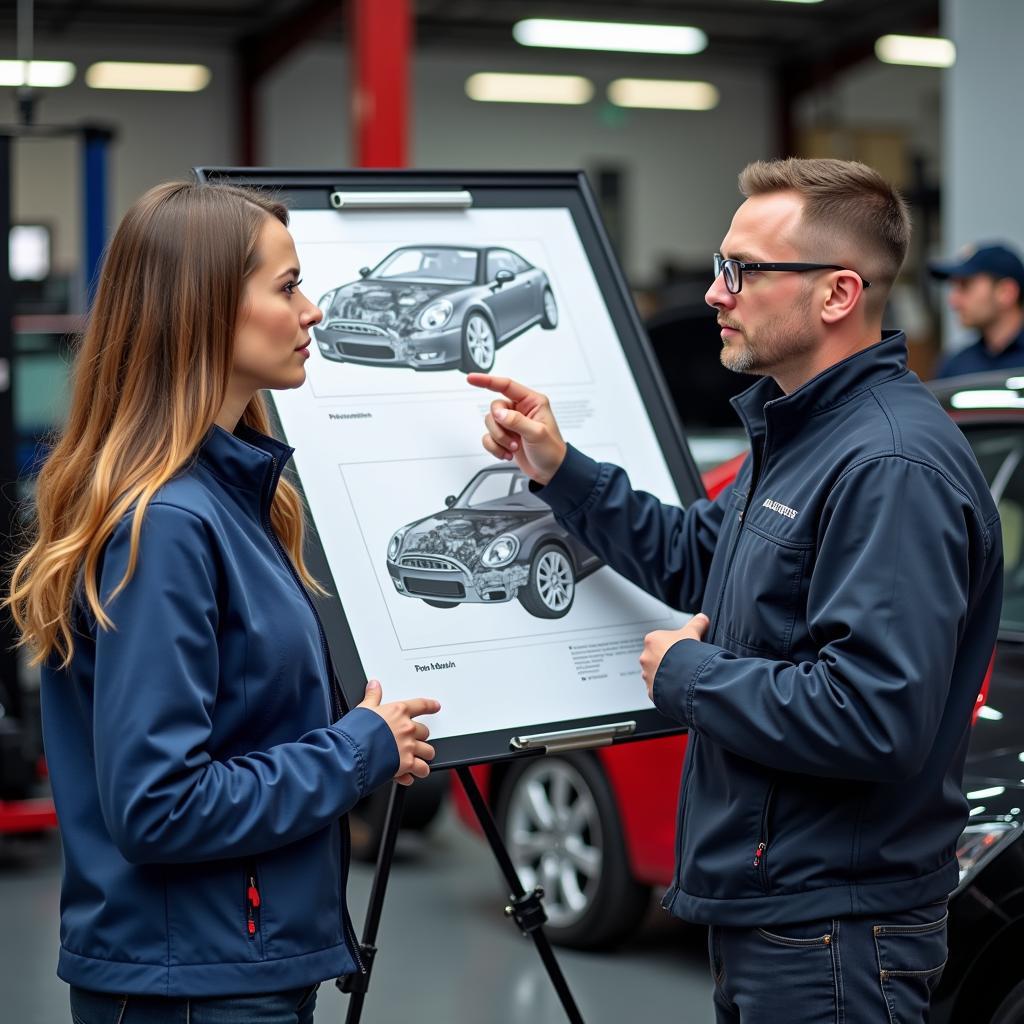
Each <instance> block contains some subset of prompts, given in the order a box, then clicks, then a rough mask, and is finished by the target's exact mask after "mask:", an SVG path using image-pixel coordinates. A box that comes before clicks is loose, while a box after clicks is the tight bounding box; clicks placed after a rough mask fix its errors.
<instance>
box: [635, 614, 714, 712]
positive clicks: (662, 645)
mask: <svg viewBox="0 0 1024 1024" xmlns="http://www.w3.org/2000/svg"><path fill="white" fill-rule="evenodd" d="M709 621H710V620H709V619H708V617H707V616H706V615H705V614H704V613H703V612H701V614H699V615H694V617H693V618H692V619H690V621H689V622H688V623H687V624H686V625H685V626H683V628H682V629H656V630H655V631H654V632H653V633H648V634H647V636H645V637H644V653H643V654H641V655H640V670H641V672H642V673H643V677H644V682H645V683H646V684H647V696H648V697H650V698H651V700H652V701H653V700H654V677H655V676H656V675H657V674H658V669H659V668H660V667H661V660H662V658H664V657H665V655H666V653H667V652H668V649H669V648H670V647H671V646H672V645H673V644H675V643H678V642H679V641H680V640H703V639H704V634H705V633H706V632H707V628H708V622H709Z"/></svg>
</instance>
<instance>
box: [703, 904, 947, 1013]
mask: <svg viewBox="0 0 1024 1024" xmlns="http://www.w3.org/2000/svg"><path fill="white" fill-rule="evenodd" d="M946 917H947V914H946V901H945V900H942V901H941V902H939V903H933V904H930V905H928V906H925V907H920V908H918V909H916V910H907V911H902V912H900V913H895V914H878V915H874V916H870V917H843V918H837V919H834V920H833V919H828V920H819V921H808V922H805V923H802V924H795V925H788V926H778V925H772V926H770V927H767V928H722V927H718V926H716V925H713V926H712V927H711V929H710V930H709V932H708V949H709V953H710V957H711V974H712V977H713V978H714V982H715V996H714V1003H715V1020H716V1021H717V1022H718V1024H740V1022H741V1024H780V1022H785V1024H924V1022H926V1021H927V1020H928V1003H929V1001H930V1000H931V995H932V992H933V991H934V990H935V987H936V986H937V985H938V983H939V978H940V976H941V975H942V968H943V967H944V966H945V964H946Z"/></svg>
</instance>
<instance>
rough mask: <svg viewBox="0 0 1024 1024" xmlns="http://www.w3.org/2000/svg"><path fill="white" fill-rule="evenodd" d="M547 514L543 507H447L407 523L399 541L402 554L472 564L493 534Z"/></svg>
mask: <svg viewBox="0 0 1024 1024" xmlns="http://www.w3.org/2000/svg"><path fill="white" fill-rule="evenodd" d="M550 514H551V513H550V512H547V511H544V510H539V511H536V512H528V511H523V512H518V511H507V512H506V511H501V510H489V511H486V512H474V511H473V510H472V509H449V510H448V511H446V512H438V513H437V514H436V515H433V516H428V517H427V518H426V519H420V520H419V521H417V522H415V523H412V524H410V525H409V526H408V527H407V532H406V535H405V540H404V541H403V543H402V554H403V555H411V554H430V555H446V556H447V557H448V558H454V559H456V560H458V561H459V562H462V563H463V565H473V564H475V563H476V562H477V561H478V560H479V557H480V555H482V554H483V551H484V548H486V547H487V545H488V544H490V543H491V541H492V540H494V538H495V537H500V536H501V534H503V533H509V532H512V531H515V529H516V528H517V527H520V526H523V525H525V524H526V523H529V522H532V521H533V520H535V519H539V518H540V517H541V516H544V515H550Z"/></svg>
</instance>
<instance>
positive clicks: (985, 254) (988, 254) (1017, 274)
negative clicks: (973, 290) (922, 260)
mask: <svg viewBox="0 0 1024 1024" xmlns="http://www.w3.org/2000/svg"><path fill="white" fill-rule="evenodd" d="M928 269H929V270H930V271H931V273H932V276H933V277H939V278H946V277H970V276H971V275H972V274H989V275H991V276H992V277H995V278H1002V277H1009V278H1012V279H1013V280H1014V281H1016V282H1017V284H1019V285H1020V287H1021V291H1022V292H1024V263H1022V262H1021V258H1020V256H1018V255H1017V253H1016V252H1015V251H1014V250H1013V249H1011V248H1010V247H1009V246H1007V245H999V244H988V245H978V246H972V247H971V248H969V249H965V250H963V251H962V252H961V253H960V256H959V259H955V260H949V261H946V262H942V261H935V262H932V263H929V264H928Z"/></svg>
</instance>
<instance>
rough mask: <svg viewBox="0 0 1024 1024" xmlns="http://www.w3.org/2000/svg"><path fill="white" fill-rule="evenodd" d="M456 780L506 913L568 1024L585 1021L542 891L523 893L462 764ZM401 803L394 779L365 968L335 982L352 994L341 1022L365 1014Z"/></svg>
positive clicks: (350, 1023) (353, 1022)
mask: <svg viewBox="0 0 1024 1024" xmlns="http://www.w3.org/2000/svg"><path fill="white" fill-rule="evenodd" d="M455 771H456V773H457V774H458V776H459V781H460V782H461V783H462V785H463V787H464V788H465V790H466V795H467V796H468V797H469V802H470V804H472V807H473V812H474V813H475V814H476V818H477V821H479V822H480V827H481V828H482V829H483V831H484V835H485V836H486V837H487V842H488V843H489V844H490V847H491V850H492V851H493V853H494V857H495V859H496V860H497V862H498V866H499V867H500V868H501V872H502V874H503V875H504V876H505V881H506V882H507V883H508V887H509V891H510V896H509V902H508V904H507V905H506V906H505V916H506V917H511V918H513V919H514V920H515V922H516V924H517V925H518V926H519V930H520V931H521V932H522V933H523V936H524V937H527V936H528V937H529V938H531V939H533V942H534V945H535V946H536V947H537V952H538V953H539V954H540V958H541V960H542V961H543V962H544V968H545V970H546V971H547V972H548V977H549V978H550V979H551V984H552V985H554V986H555V991H556V992H557V993H558V998H559V1000H560V1002H561V1003H562V1007H563V1009H564V1010H565V1016H566V1018H567V1019H568V1020H569V1021H570V1022H571V1024H583V1017H582V1016H581V1015H580V1011H579V1008H578V1007H577V1006H576V1002H575V1000H574V999H573V997H572V993H571V992H570V991H569V986H568V984H567V982H566V980H565V976H564V975H563V974H562V969H561V967H559V966H558V961H557V960H556V959H555V954H554V951H553V950H552V948H551V942H550V940H549V939H548V937H547V935H545V934H544V929H543V927H542V926H543V924H544V922H545V921H546V920H547V915H546V914H545V913H544V906H543V904H542V903H541V900H542V898H543V896H544V890H543V889H540V888H537V889H534V890H533V892H530V893H528V892H526V890H525V889H523V886H522V884H521V883H520V881H519V876H518V875H517V874H516V869H515V868H514V867H513V866H512V860H511V858H510V857H509V855H508V850H506V849H505V843H504V841H503V840H502V838H501V833H500V832H499V831H498V826H497V824H495V821H494V815H492V814H491V809H490V808H489V807H488V806H487V801H486V800H484V797H483V794H482V793H481V792H480V787H479V786H478V785H477V784H476V779H474V778H473V775H472V773H471V772H470V770H469V769H468V768H466V767H459V768H456V769H455ZM404 801H405V787H404V786H399V785H398V784H397V783H392V786H391V796H390V799H389V800H388V811H387V817H386V818H385V820H384V839H383V841H382V842H381V847H380V852H379V853H378V855H377V867H376V869H375V871H374V876H373V888H372V889H371V890H370V903H369V906H368V908H367V911H366V922H365V923H364V925H363V939H362V942H360V944H359V951H360V954H361V956H362V960H363V963H364V965H365V967H366V970H365V972H364V973H362V974H347V975H345V977H343V978H339V979H338V980H337V982H336V984H337V986H338V988H339V989H340V990H341V991H342V992H346V993H348V994H349V995H350V996H351V998H350V999H349V1004H348V1013H347V1015H346V1017H345V1024H358V1022H359V1020H360V1018H361V1017H362V1013H363V1002H364V1001H365V999H366V993H367V990H368V989H369V987H370V975H371V972H372V970H373V960H374V957H375V956H376V954H377V947H376V945H375V943H376V941H377V928H378V926H379V925H380V915H381V910H382V909H383V907H384V894H385V892H386V890H387V885H388V877H389V875H390V874H391V864H392V862H393V860H394V853H395V841H396V840H397V838H398V829H399V826H400V825H401V821H402V805H403V803H404Z"/></svg>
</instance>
